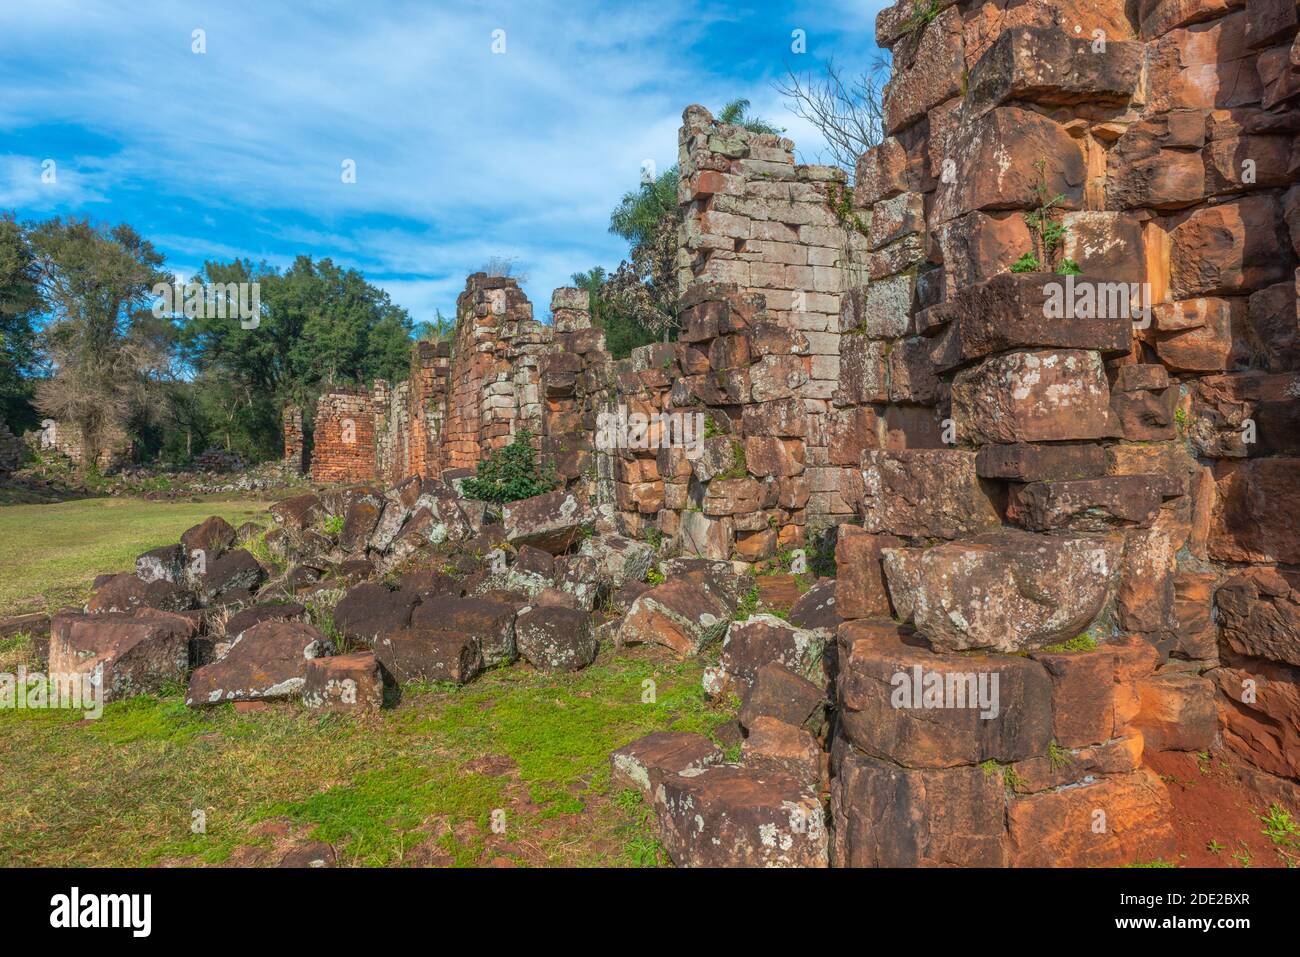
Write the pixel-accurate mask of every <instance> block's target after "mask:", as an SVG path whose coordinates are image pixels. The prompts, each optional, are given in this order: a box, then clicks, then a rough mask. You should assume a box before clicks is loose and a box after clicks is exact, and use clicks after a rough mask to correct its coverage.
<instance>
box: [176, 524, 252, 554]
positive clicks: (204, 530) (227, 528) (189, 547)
mask: <svg viewBox="0 0 1300 957" xmlns="http://www.w3.org/2000/svg"><path fill="white" fill-rule="evenodd" d="M238 537H239V534H238V533H237V532H236V531H235V529H234V527H233V526H232V525H231V524H230V523H229V522H227V521H226V520H225V519H224V518H221V517H220V516H219V515H213V516H212V517H211V518H208V519H205V520H204V521H202V522H200V523H199V524H198V525H195V526H194V527H193V528H190V529H187V530H186V531H184V532H183V533H182V534H181V548H182V549H184V551H185V562H186V564H187V565H192V564H193V562H194V559H195V556H196V555H202V558H203V561H204V562H214V561H216V560H217V559H218V558H220V557H221V556H222V555H223V554H225V552H226V551H227V549H230V548H233V547H234V544H235V541H236V540H237V539H238Z"/></svg>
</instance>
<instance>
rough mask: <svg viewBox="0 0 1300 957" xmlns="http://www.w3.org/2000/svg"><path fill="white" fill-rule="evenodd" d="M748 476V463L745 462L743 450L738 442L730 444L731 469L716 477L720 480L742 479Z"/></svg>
mask: <svg viewBox="0 0 1300 957" xmlns="http://www.w3.org/2000/svg"><path fill="white" fill-rule="evenodd" d="M748 474H749V463H748V462H746V461H745V448H744V446H742V445H741V444H740V443H739V442H732V443H731V468H729V469H727V470H726V471H725V472H722V473H721V474H719V475H718V476H717V477H718V478H720V479H736V478H744V477H745V476H746V475H748Z"/></svg>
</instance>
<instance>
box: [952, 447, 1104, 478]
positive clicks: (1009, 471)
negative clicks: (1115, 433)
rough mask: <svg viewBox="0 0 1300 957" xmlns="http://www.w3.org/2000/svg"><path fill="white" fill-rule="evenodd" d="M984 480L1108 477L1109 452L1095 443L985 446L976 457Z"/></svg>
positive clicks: (977, 466)
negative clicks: (1107, 461)
mask: <svg viewBox="0 0 1300 957" xmlns="http://www.w3.org/2000/svg"><path fill="white" fill-rule="evenodd" d="M975 474H976V475H978V476H979V477H980V478H995V479H1013V480H1015V481H1017V482H1053V481H1059V480H1062V479H1086V478H1097V477H1099V476H1102V475H1105V474H1106V450H1105V449H1104V448H1102V447H1101V446H1100V445H1097V444H1095V443H1091V442H1089V443H1072V444H1069V445H1031V444H1028V443H1025V442H1019V443H1016V444H1015V445H985V446H983V447H982V448H981V449H980V450H979V452H978V453H976V455H975Z"/></svg>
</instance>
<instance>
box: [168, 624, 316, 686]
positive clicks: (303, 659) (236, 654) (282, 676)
mask: <svg viewBox="0 0 1300 957" xmlns="http://www.w3.org/2000/svg"><path fill="white" fill-rule="evenodd" d="M333 650H334V648H333V645H332V644H331V643H330V640H329V639H328V638H326V637H325V636H324V635H323V634H321V633H320V632H319V631H317V630H316V629H315V628H314V627H312V626H311V625H309V624H306V623H305V622H299V621H264V622H262V623H261V624H258V625H254V626H253V627H252V628H249V629H248V630H247V631H245V632H244V633H243V634H242V635H241V636H240V638H239V640H238V641H236V642H235V643H234V644H233V645H231V647H230V650H229V651H227V652H226V655H225V657H224V658H222V659H221V660H220V661H216V662H213V663H212V664H210V665H205V666H203V667H202V668H199V669H198V670H197V671H195V672H194V674H193V675H191V676H190V687H189V691H188V693H187V694H186V696H185V703H186V704H188V705H191V706H193V707H202V706H205V705H214V704H221V703H223V702H226V701H259V700H269V699H277V698H292V697H295V696H297V695H298V694H299V693H300V692H301V691H302V688H303V685H304V684H305V682H306V676H307V661H308V659H310V658H318V657H320V656H322V655H327V654H330V653H332V652H333Z"/></svg>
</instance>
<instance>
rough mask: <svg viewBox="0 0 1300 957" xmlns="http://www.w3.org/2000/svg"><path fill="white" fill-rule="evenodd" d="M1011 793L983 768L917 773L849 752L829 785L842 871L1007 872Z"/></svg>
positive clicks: (835, 856)
mask: <svg viewBox="0 0 1300 957" xmlns="http://www.w3.org/2000/svg"><path fill="white" fill-rule="evenodd" d="M1006 806H1007V798H1006V788H1005V786H1004V784H1003V781H1002V775H1001V774H1000V773H997V772H994V773H989V772H987V771H985V770H984V769H982V768H979V767H964V768H943V769H925V770H912V769H908V768H900V767H898V766H897V765H895V764H890V763H887V762H884V761H879V760H877V759H875V758H871V757H867V756H866V755H863V754H859V753H857V752H855V751H853V750H851V749H848V750H846V751H845V753H844V755H843V757H842V759H841V761H840V763H839V773H838V774H837V775H836V777H835V779H834V780H833V781H832V782H831V815H832V820H833V822H834V832H835V847H834V851H833V855H832V861H833V862H834V864H835V866H837V867H1004V866H1005V865H1006V863H1007V835H1006V822H1005V815H1006Z"/></svg>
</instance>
